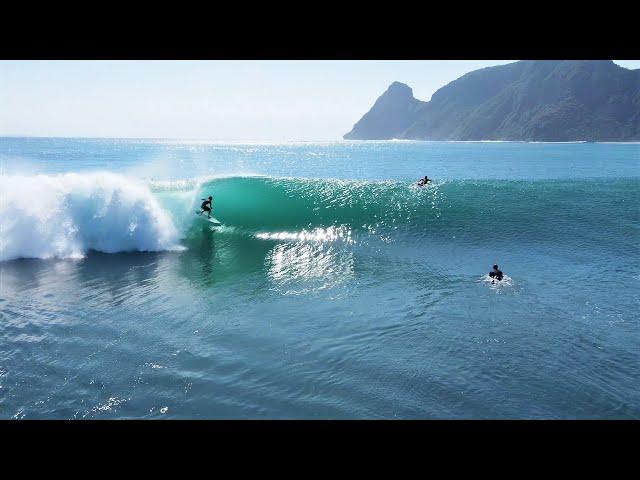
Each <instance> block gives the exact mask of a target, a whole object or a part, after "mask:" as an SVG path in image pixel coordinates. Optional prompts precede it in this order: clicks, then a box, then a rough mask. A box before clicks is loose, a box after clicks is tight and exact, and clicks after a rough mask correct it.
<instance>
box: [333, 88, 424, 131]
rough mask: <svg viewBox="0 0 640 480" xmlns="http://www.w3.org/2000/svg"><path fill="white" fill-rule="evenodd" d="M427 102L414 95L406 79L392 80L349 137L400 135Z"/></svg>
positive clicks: (415, 118) (414, 120)
mask: <svg viewBox="0 0 640 480" xmlns="http://www.w3.org/2000/svg"><path fill="white" fill-rule="evenodd" d="M426 104H427V102H421V101H420V100H416V99H415V98H414V97H413V91H412V90H411V88H409V87H408V86H407V85H405V84H404V83H400V82H393V83H392V84H391V85H390V86H389V88H388V89H387V91H386V92H384V93H383V94H382V96H380V98H378V100H376V103H375V104H374V105H373V107H372V108H371V110H369V111H368V112H367V113H366V114H365V115H364V117H362V118H361V119H360V120H359V121H358V123H356V124H355V125H354V126H353V130H351V131H350V132H349V133H347V134H346V135H345V136H344V138H346V139H362V138H365V137H366V139H391V138H400V136H401V135H403V133H404V132H405V131H406V130H407V129H408V128H410V127H411V125H413V124H414V123H415V122H416V120H418V116H419V113H420V111H421V109H422V108H423V107H424V106H425V105H426Z"/></svg>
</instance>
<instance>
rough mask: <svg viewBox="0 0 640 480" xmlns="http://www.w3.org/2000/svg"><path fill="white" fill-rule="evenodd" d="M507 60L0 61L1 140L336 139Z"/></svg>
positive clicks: (638, 64) (637, 64)
mask: <svg viewBox="0 0 640 480" xmlns="http://www.w3.org/2000/svg"><path fill="white" fill-rule="evenodd" d="M512 61H513V60H468V61H467V60H447V61H445V60H433V61H424V60H420V61H418V60H412V61H346V60H342V61H299V60H295V61H231V60H225V61H0V136H11V135H20V136H22V135H28V136H54V137H124V138H181V139H203V140H214V141H223V142H224V141H230V142H234V141H238V142H242V141H266V142H269V141H324V140H327V141H331V140H338V139H340V138H342V135H344V134H345V133H346V132H348V131H349V130H351V127H352V126H353V124H354V123H355V122H357V121H358V120H359V119H360V117H361V116H362V115H364V113H366V112H367V111H368V110H369V108H371V106H372V105H373V102H374V101H375V100H376V99H377V98H378V97H379V96H380V95H381V94H382V93H383V92H384V91H385V90H386V88H387V87H388V86H389V85H390V84H391V83H392V82H394V81H400V82H403V83H406V84H407V85H409V86H410V87H412V88H413V93H414V96H415V97H416V98H419V99H420V100H429V99H430V98H431V95H432V94H433V93H434V92H435V91H436V90H437V89H438V88H440V87H442V86H444V85H446V84H447V83H449V82H451V81H453V80H455V79H456V78H458V77H460V76H461V75H463V74H465V73H467V72H470V71H472V70H476V69H478V68H483V67H488V66H492V65H500V64H504V63H510V62H512ZM615 62H616V63H617V64H619V65H621V66H623V67H626V68H633V69H636V68H640V60H615Z"/></svg>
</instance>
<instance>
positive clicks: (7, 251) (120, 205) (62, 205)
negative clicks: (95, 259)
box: [0, 173, 182, 261]
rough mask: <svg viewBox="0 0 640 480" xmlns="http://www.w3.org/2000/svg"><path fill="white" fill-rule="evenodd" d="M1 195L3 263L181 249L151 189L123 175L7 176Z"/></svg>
mask: <svg viewBox="0 0 640 480" xmlns="http://www.w3.org/2000/svg"><path fill="white" fill-rule="evenodd" d="M0 190H1V191H2V195H1V196H0V261H4V260H11V259H15V258H52V257H57V258H81V257H83V256H84V255H85V254H86V252H87V251H88V250H98V251H101V252H106V253H114V252H123V251H160V250H176V249H180V248H182V247H180V245H179V244H178V240H179V233H178V230H177V229H176V227H175V226H174V223H173V221H172V219H171V216H170V215H169V213H168V212H166V211H165V210H164V209H163V208H162V207H161V206H160V204H159V202H158V200H157V199H156V198H155V197H154V195H153V194H152V193H151V191H150V189H149V188H148V186H146V185H144V184H141V183H138V182H136V181H134V180H131V179H129V178H126V177H124V176H122V175H116V174H112V173H91V174H76V173H69V174H64V175H35V176H22V175H10V176H8V175H3V176H0Z"/></svg>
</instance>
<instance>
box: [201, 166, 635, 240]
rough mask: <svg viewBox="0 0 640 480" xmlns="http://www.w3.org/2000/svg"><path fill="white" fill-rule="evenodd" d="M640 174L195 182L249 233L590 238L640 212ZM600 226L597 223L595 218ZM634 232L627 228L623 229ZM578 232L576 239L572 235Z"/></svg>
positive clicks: (222, 214) (217, 209) (219, 213)
mask: <svg viewBox="0 0 640 480" xmlns="http://www.w3.org/2000/svg"><path fill="white" fill-rule="evenodd" d="M637 186H638V182H637V180H635V179H620V180H609V181H596V180H579V181H568V180H544V181H525V180H485V181H462V180H460V181H450V182H443V183H436V184H431V185H429V186H428V187H425V188H420V187H417V186H416V185H415V184H413V183H407V182H394V181H385V182H370V181H369V182H366V181H343V180H307V179H287V178H265V177H235V178H233V177H232V178H222V179H216V180H212V181H209V182H207V183H204V184H203V185H201V186H200V187H199V188H197V189H196V192H195V193H196V194H197V200H198V201H199V199H200V197H205V196H207V195H209V194H212V195H213V196H214V216H215V217H216V218H218V219H220V220H221V221H222V222H223V223H224V224H225V225H230V226H234V227H240V228H242V229H245V230H250V231H267V232H269V231H278V230H286V231H290V230H301V229H302V230H305V231H306V230H313V229H315V228H326V227H337V226H338V227H346V228H348V229H349V230H352V231H353V233H354V234H357V233H358V232H369V233H380V234H394V235H400V234H405V235H410V236H417V237H420V238H424V237H430V238H441V239H443V240H452V239H454V238H455V239H457V240H463V239H467V240H469V241H474V242H477V241H489V242H494V241H496V240H499V241H501V242H503V241H506V240H513V241H522V242H525V243H530V242H536V241H545V242H546V241H553V240H557V241H560V240H562V239H566V238H567V235H570V236H571V235H581V236H582V240H583V241H588V240H590V239H593V241H595V242H597V241H598V240H597V239H596V238H595V237H597V236H598V231H602V230H603V229H610V230H611V229H613V230H615V229H620V228H621V225H620V221H619V219H620V218H633V219H636V220H637V217H638V212H637V209H635V205H636V204H635V203H633V202H626V203H619V202H618V199H619V198H624V197H629V196H632V197H634V198H635V199H636V200H639V201H640V199H638V198H637V197H638V193H637V191H638V190H637ZM594 224H595V225H598V229H594V228H593V225H594ZM620 233H621V234H625V233H626V234H628V233H629V232H622V231H621V232H620ZM570 238H571V237H570Z"/></svg>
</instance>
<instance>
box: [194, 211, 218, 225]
mask: <svg viewBox="0 0 640 480" xmlns="http://www.w3.org/2000/svg"><path fill="white" fill-rule="evenodd" d="M196 213H198V217H199V218H201V219H202V220H204V221H205V222H208V223H210V224H212V225H213V226H214V227H217V226H220V225H222V222H221V221H220V220H218V219H217V218H214V217H211V218H208V217H207V216H206V215H200V214H199V212H196Z"/></svg>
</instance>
